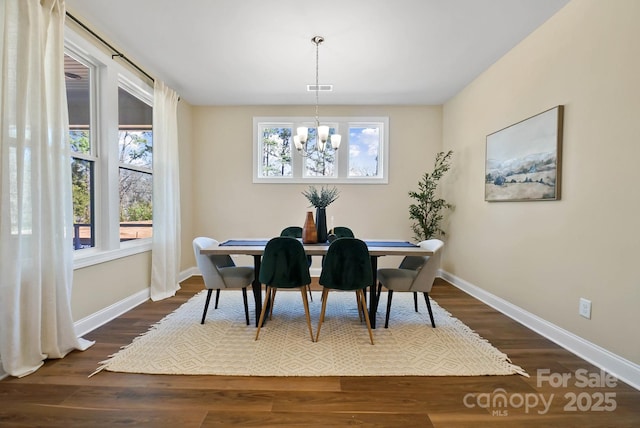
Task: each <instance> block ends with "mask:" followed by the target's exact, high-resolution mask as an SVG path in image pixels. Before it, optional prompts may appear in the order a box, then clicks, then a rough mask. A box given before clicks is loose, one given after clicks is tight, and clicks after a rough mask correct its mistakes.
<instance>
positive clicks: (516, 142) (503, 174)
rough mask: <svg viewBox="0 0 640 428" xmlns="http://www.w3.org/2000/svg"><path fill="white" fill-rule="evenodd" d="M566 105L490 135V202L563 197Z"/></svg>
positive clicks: (487, 187) (487, 178)
mask: <svg viewBox="0 0 640 428" xmlns="http://www.w3.org/2000/svg"><path fill="white" fill-rule="evenodd" d="M563 119H564V106H562V105H558V106H556V107H553V108H550V109H549V110H546V111H543V112H542V113H538V114H536V115H535V116H531V117H529V118H527V119H524V120H522V121H520V122H518V123H515V124H513V125H510V126H508V127H506V128H504V129H501V130H499V131H496V132H494V133H492V134H489V135H487V139H486V157H485V185H484V187H485V190H484V199H485V201H487V202H509V201H555V200H559V199H560V182H561V171H562V168H561V165H562V130H563Z"/></svg>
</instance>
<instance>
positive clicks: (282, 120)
mask: <svg viewBox="0 0 640 428" xmlns="http://www.w3.org/2000/svg"><path fill="white" fill-rule="evenodd" d="M314 122H315V118H314V117H310V116H304V117H298V116H268V117H265V116H260V117H254V118H253V182H254V183H271V184H274V183H287V184H291V183H306V184H314V183H318V184H323V183H324V184H333V183H335V184H347V183H348V184H388V183H389V118H388V117H386V116H384V117H380V116H371V117H324V116H323V117H322V120H321V122H322V124H327V125H331V126H333V127H334V128H336V133H338V134H341V135H342V142H341V144H340V149H339V150H338V151H337V152H336V164H337V169H338V176H337V177H304V176H303V169H304V158H303V157H302V156H301V155H300V154H299V153H298V151H297V150H296V149H295V147H292V151H291V168H292V171H293V176H292V177H262V176H260V175H259V169H260V167H261V156H262V153H261V149H262V142H261V138H262V136H261V135H260V132H258V128H259V126H260V125H264V124H273V125H274V126H282V127H284V126H291V127H292V132H293V133H295V129H296V127H298V126H305V124H307V125H308V124H312V123H314ZM362 124H377V125H380V126H381V127H382V129H381V138H382V144H381V146H382V147H381V150H380V153H378V158H379V159H378V167H379V168H380V169H381V170H382V171H381V174H380V176H378V177H349V176H348V173H349V154H348V152H347V151H348V150H349V149H348V147H349V135H347V134H348V132H349V127H350V126H357V125H362ZM292 144H293V143H292Z"/></svg>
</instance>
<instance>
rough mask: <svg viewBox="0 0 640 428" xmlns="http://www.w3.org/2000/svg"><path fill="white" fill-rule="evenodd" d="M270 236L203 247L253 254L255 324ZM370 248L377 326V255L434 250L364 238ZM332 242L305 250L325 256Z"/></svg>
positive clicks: (372, 318)
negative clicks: (265, 251)
mask: <svg viewBox="0 0 640 428" xmlns="http://www.w3.org/2000/svg"><path fill="white" fill-rule="evenodd" d="M292 239H294V238H292ZM268 241H269V240H268V239H253V238H240V239H229V240H226V241H223V242H220V243H219V244H218V245H215V246H212V247H208V248H202V249H201V250H200V253H201V254H217V255H221V254H224V255H247V256H253V265H254V269H255V277H254V280H253V282H252V284H251V285H252V289H253V296H254V300H255V317H256V327H257V326H258V320H259V319H260V312H261V311H262V284H261V283H260V280H259V279H258V278H259V273H260V265H261V262H262V255H263V254H264V248H265V246H266V245H267V242H268ZM363 241H364V242H365V243H366V244H367V248H368V250H369V257H370V259H371V271H372V273H373V283H372V284H371V285H370V286H369V319H370V321H371V328H376V316H375V315H376V310H377V306H378V299H377V294H376V285H377V280H376V272H377V270H378V258H379V257H382V256H430V255H433V252H432V251H429V250H427V249H425V248H422V247H420V246H418V245H416V244H414V243H411V242H409V241H405V240H388V239H385V240H380V239H376V240H367V239H363ZM329 245H331V244H330V242H326V243H316V244H308V243H303V244H302V246H303V247H304V251H305V253H306V254H307V255H308V256H324V255H326V254H327V251H328V250H329Z"/></svg>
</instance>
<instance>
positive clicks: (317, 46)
mask: <svg viewBox="0 0 640 428" xmlns="http://www.w3.org/2000/svg"><path fill="white" fill-rule="evenodd" d="M320 42H321V41H320V40H317V41H316V42H315V44H316V127H317V126H320V117H319V115H318V103H319V101H318V100H319V95H318V93H319V92H320V91H319V89H320V88H319V86H318V84H319V83H318V82H319V80H318V73H319V70H320V67H319V65H318V64H319V63H320V60H319V58H320V55H319V54H318V50H319V46H320Z"/></svg>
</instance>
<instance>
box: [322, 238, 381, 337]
mask: <svg viewBox="0 0 640 428" xmlns="http://www.w3.org/2000/svg"><path fill="white" fill-rule="evenodd" d="M372 284H373V273H372V271H371V259H370V257H369V249H368V248H367V244H365V243H364V241H362V240H360V239H357V238H338V239H336V240H335V241H333V242H332V243H331V245H329V249H328V250H327V255H326V256H325V260H324V266H323V267H322V273H321V274H320V285H321V286H322V310H321V312H320V320H319V321H318V329H317V331H316V342H317V341H318V340H319V338H320V329H321V328H322V323H323V322H324V318H325V311H326V309H327V300H328V297H329V290H339V291H355V292H356V301H357V303H358V311H362V312H363V313H364V319H365V321H366V323H367V329H368V330H369V339H370V341H371V344H372V345H373V332H372V331H371V323H370V320H369V312H368V310H367V303H366V300H365V296H364V289H365V288H367V287H368V286H370V285H372Z"/></svg>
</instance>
